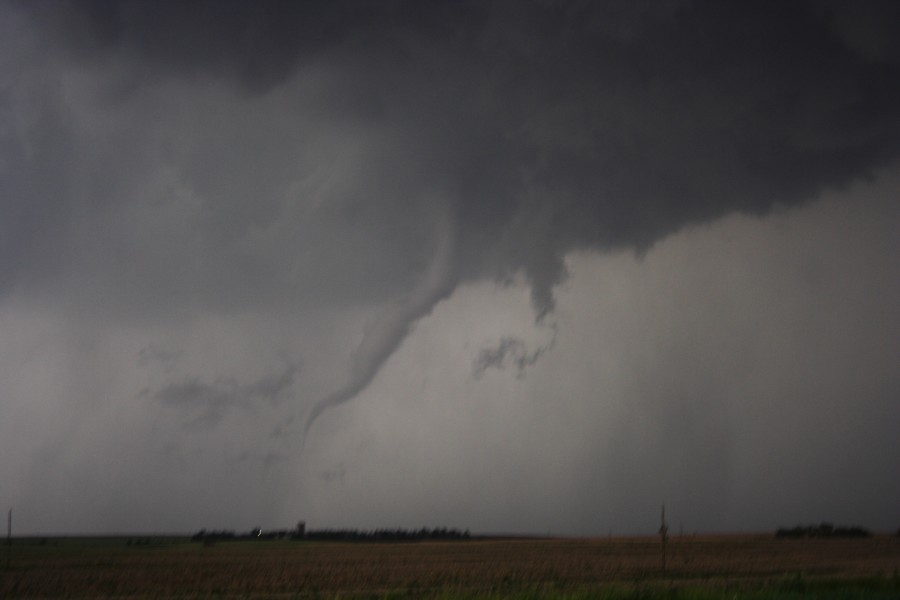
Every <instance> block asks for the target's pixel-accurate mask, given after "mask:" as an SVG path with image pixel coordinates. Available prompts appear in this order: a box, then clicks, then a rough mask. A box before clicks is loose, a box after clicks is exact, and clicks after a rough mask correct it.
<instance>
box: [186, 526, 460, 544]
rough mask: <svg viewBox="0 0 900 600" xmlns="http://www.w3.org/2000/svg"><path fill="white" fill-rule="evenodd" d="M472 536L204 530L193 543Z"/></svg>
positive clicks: (443, 530) (425, 531)
mask: <svg viewBox="0 0 900 600" xmlns="http://www.w3.org/2000/svg"><path fill="white" fill-rule="evenodd" d="M470 537H471V536H470V534H469V531H468V530H466V531H460V530H459V529H450V528H447V527H438V528H435V529H429V528H427V527H423V528H421V529H374V530H371V531H368V530H359V529H318V530H316V529H311V530H303V529H299V530H298V529H277V530H266V531H264V530H262V529H252V530H250V531H249V532H247V533H236V532H234V531H232V530H227V529H220V530H206V529H201V530H200V531H198V532H197V533H195V534H194V535H193V536H191V541H193V542H203V543H204V544H213V543H216V542H220V541H253V540H312V541H335V542H408V541H409V542H411V541H419V540H465V539H469V538H470Z"/></svg>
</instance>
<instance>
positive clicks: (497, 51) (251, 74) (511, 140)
mask: <svg viewBox="0 0 900 600" xmlns="http://www.w3.org/2000/svg"><path fill="white" fill-rule="evenodd" d="M23 6H25V7H26V10H28V11H29V12H31V13H32V14H33V15H35V16H37V17H38V20H39V21H40V22H44V23H46V26H47V27H49V28H50V29H51V30H53V31H56V32H61V33H63V34H64V35H62V37H61V39H62V40H64V42H65V43H66V47H67V48H69V49H72V50H74V52H75V54H76V57H77V58H76V59H75V60H77V61H88V62H92V61H93V62H99V61H103V60H107V57H109V56H125V57H127V59H128V60H129V61H131V62H130V63H129V64H130V65H131V67H130V68H129V69H126V72H125V73H124V74H120V77H124V78H126V79H127V78H129V77H134V78H136V79H135V81H133V82H132V83H133V85H134V86H138V87H140V86H141V85H146V84H147V82H148V81H153V80H155V79H158V78H165V77H177V78H189V79H195V78H197V77H200V76H202V75H206V74H209V75H210V76H212V77H214V78H219V79H225V80H233V81H235V82H236V83H237V84H238V85H239V86H240V87H243V88H244V89H245V90H246V91H247V92H248V93H251V94H262V95H265V94H267V93H271V92H272V90H273V89H275V88H277V87H278V86H280V85H284V84H285V83H286V82H287V81H290V80H292V79H293V78H300V79H301V80H302V79H303V78H304V77H305V76H306V75H307V74H308V73H309V72H310V68H311V66H312V65H318V64H323V65H326V67H327V68H328V69H329V70H330V71H331V72H332V77H331V78H330V79H329V83H328V84H327V86H326V88H327V89H322V90H320V93H321V94H322V101H323V102H324V105H323V106H325V107H326V110H327V111H328V112H330V113H331V118H333V119H336V120H338V121H341V120H344V121H346V122H348V123H355V124H356V126H366V125H376V124H377V125H378V126H379V127H384V128H385V131H389V132H391V133H390V135H391V136H392V137H393V138H394V139H395V141H399V143H396V144H395V145H393V146H388V145H386V146H385V147H384V152H385V153H386V156H387V158H384V157H382V158H378V157H375V156H373V157H372V158H373V159H374V160H375V163H374V165H375V166H374V169H375V171H376V172H375V173H374V174H375V177H374V178H369V181H371V182H373V183H374V184H375V187H372V188H371V189H368V190H365V191H363V190H359V191H358V192H357V193H363V194H366V195H368V196H369V201H370V202H372V203H374V205H376V206H381V207H382V209H383V210H385V211H388V213H389V214H388V215H387V216H386V218H387V219H388V222H390V221H391V220H392V219H393V220H395V221H401V220H402V219H403V218H404V217H403V214H404V213H405V212H406V211H407V210H408V204H406V203H404V202H399V203H398V202H396V201H394V200H390V198H396V197H402V196H416V195H417V194H419V192H420V191H421V188H422V185H423V182H425V181H428V182H429V183H430V184H432V185H438V186H440V187H442V188H445V189H447V190H449V192H450V193H451V194H452V195H453V197H454V200H453V202H454V204H455V210H456V211H457V213H458V218H459V219H460V238H461V239H460V243H459V248H460V249H459V254H460V257H461V271H460V272H461V275H462V276H463V277H485V276H487V277H502V276H504V275H507V274H509V273H511V272H514V271H516V270H517V269H523V270H524V272H525V273H526V274H527V276H528V278H529V282H530V283H531V285H532V288H533V299H534V303H535V306H536V309H537V310H538V314H539V315H543V314H545V313H546V312H547V311H549V310H551V309H552V307H553V296H552V288H553V286H554V285H555V284H556V283H558V282H559V281H560V279H561V278H562V277H563V276H564V275H565V268H564V266H563V260H562V259H563V257H564V256H565V254H566V253H568V252H570V251H572V250H575V249H586V248H587V249H590V248H597V249H607V248H613V247H634V248H637V249H638V250H645V249H646V248H648V247H649V246H650V245H652V244H653V243H654V242H655V241H656V240H658V239H660V238H661V237H662V236H664V235H667V234H669V233H671V232H673V231H676V230H678V229H679V228H681V227H683V226H684V225H685V224H688V223H693V222H699V221H705V220H709V219H713V218H716V217H719V216H721V215H723V214H726V213H728V212H732V211H745V212H752V213H761V212H764V211H767V210H769V209H770V208H771V207H772V206H773V205H775V204H790V203H795V202H799V201H803V200H806V199H809V198H811V197H813V196H815V195H816V194H817V193H818V192H819V191H820V190H821V189H822V188H823V186H827V185H841V184H845V183H847V182H849V181H851V180H853V179H854V178H857V177H861V176H865V175H866V174H868V173H869V172H870V170H871V169H872V168H874V167H876V166H878V165H881V164H884V163H885V161H886V160H888V159H890V158H891V157H893V156H896V154H897V152H898V149H900V142H898V140H900V120H898V119H900V108H898V107H900V61H898V56H900V55H898V52H897V44H896V43H895V42H893V41H891V40H893V37H892V36H886V35H885V34H886V32H890V31H894V30H896V26H900V21H898V14H897V10H896V9H895V8H893V7H892V5H891V4H890V3H854V8H848V7H847V6H846V5H843V4H834V5H831V4H822V3H805V2H740V3H720V2H666V3H642V2H638V3H633V2H562V3H558V2H528V3H526V2H486V3H485V2H475V3H466V2H454V3H450V2H437V3H420V2H348V1H344V2H341V1H338V2H212V1H205V0H193V1H187V2H166V1H164V2H140V1H125V2H108V1H99V0H98V1H94V2H71V3H63V4H62V5H61V4H60V3H25V4H24V5H23ZM857 7H858V8H857ZM882 9H883V10H882ZM873 15H878V16H879V17H880V18H879V19H876V18H873ZM870 38H871V39H872V40H874V41H871V42H868V43H867V42H866V41H865V40H868V39H870ZM145 70H146V71H145ZM148 77H149V78H148ZM59 153H60V155H61V156H62V154H64V153H65V150H64V149H60V150H59ZM60 160H64V159H63V158H60ZM44 164H46V163H44ZM23 166H24V165H23ZM26 168H27V167H26ZM44 168H46V167H44ZM388 173H390V176H389V178H386V177H385V176H386V174H388ZM269 175H270V178H269V181H270V182H271V176H273V175H274V176H275V177H276V179H277V177H278V174H277V173H271V172H270V173H269ZM31 179H32V180H40V179H39V178H37V177H34V178H31ZM250 181H251V187H250V188H248V189H247V190H246V191H247V193H252V192H254V191H256V192H263V193H264V192H265V191H266V187H267V185H268V184H267V183H266V180H257V182H256V183H252V182H253V180H252V179H251V180H250ZM211 185H212V184H211ZM254 186H255V187H254ZM208 193H210V194H215V193H216V187H215V185H212V187H210V188H209V190H208ZM36 194H39V190H35V191H34V193H31V194H27V195H29V196H31V195H36ZM257 196H258V194H257ZM268 202H270V201H267V200H266V199H262V200H261V201H260V208H263V209H264V208H265V206H266V205H267V203H268ZM14 208H16V207H14ZM17 210H26V208H25V207H22V206H19V207H18V208H17ZM28 210H31V209H28ZM51 212H52V210H51ZM217 214H218V216H216V217H214V218H219V217H225V218H231V217H235V218H240V215H231V216H229V215H228V213H227V212H222V211H218V212H217ZM26 216H27V215H26ZM254 218H256V217H254ZM20 221H21V219H20ZM25 221H26V222H27V221H28V219H27V218H26V219H25ZM404 235H407V236H409V235H410V234H409V233H408V232H406V233H404ZM412 242H413V243H415V241H414V240H412ZM21 243H24V241H23V242H21ZM7 245H11V246H13V248H11V250H16V248H15V247H16V246H18V245H19V244H17V243H16V241H15V239H13V240H12V242H11V243H9V244H7ZM20 253H21V252H20ZM13 254H14V255H15V253H13ZM377 268H380V269H383V268H386V267H384V266H381V265H379V266H378V267H377Z"/></svg>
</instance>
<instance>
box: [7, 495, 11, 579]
mask: <svg viewBox="0 0 900 600" xmlns="http://www.w3.org/2000/svg"><path fill="white" fill-rule="evenodd" d="M11 556H12V509H11V508H10V509H9V511H8V512H7V513H6V568H7V569H9V563H10V561H11Z"/></svg>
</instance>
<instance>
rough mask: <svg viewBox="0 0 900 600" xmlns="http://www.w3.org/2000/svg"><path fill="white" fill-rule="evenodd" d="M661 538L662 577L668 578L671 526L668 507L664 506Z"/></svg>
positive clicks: (660, 530) (660, 531) (660, 529)
mask: <svg viewBox="0 0 900 600" xmlns="http://www.w3.org/2000/svg"><path fill="white" fill-rule="evenodd" d="M660 521H661V523H660V526H659V537H660V538H661V539H662V576H663V578H665V576H666V542H667V541H668V539H669V535H668V534H669V526H668V525H667V524H666V505H665V504H663V505H662V516H661V518H660Z"/></svg>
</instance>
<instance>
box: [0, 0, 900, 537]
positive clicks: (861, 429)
mask: <svg viewBox="0 0 900 600" xmlns="http://www.w3.org/2000/svg"><path fill="white" fill-rule="evenodd" d="M898 30H900V4H898V3H896V2H892V1H890V0H885V1H884V2H860V1H854V2H827V1H820V0H815V1H810V2H799V1H797V2H794V1H778V2H760V1H756V0H754V1H747V2H718V1H711V2H701V1H688V0H685V1H682V0H671V1H666V2H656V1H654V2H634V1H631V0H622V1H596V2H594V1H572V2H553V1H549V0H547V1H536V0H535V1H531V2H526V1H512V0H510V1H508V2H499V1H498V2H492V1H482V0H478V1H474V0H473V1H472V2H466V1H463V0H460V1H446V2H443V1H433V2H421V1H418V0H410V1H404V0H393V1H387V0H385V1H383V2H377V1H372V2H363V1H349V0H347V1H343V0H329V1H322V2H316V1H310V2H260V1H255V2H249V1H248V2H239V1H220V0H187V1H178V2H175V1H160V0H152V1H151V0H121V1H101V0H96V1H91V0H82V1H74V0H73V1H71V2H67V1H65V0H47V1H40V0H35V1H25V0H22V1H18V0H0V505H2V508H4V509H6V508H7V507H12V508H13V511H14V529H15V530H16V532H19V533H43V532H46V533H49V532H67V533H78V532H155V531H160V532H161V531H184V532H191V531H196V530H198V529H200V528H201V527H206V528H228V529H237V530H248V529H250V528H251V527H254V526H262V527H264V528H266V527H269V528H273V527H291V526H293V525H294V524H295V523H296V522H297V521H298V520H300V519H303V520H306V521H307V523H308V526H309V527H312V528H323V527H359V528H366V529H369V528H377V527H421V526H430V527H433V526H448V527H457V528H460V529H471V530H472V531H477V532H523V533H525V532H530V533H546V532H551V533H563V534H572V535H607V534H609V533H613V534H616V533H622V534H624V533H654V532H655V531H656V529H657V527H658V519H659V506H660V505H661V504H662V503H665V504H666V506H667V514H668V516H669V521H670V525H671V527H672V531H673V532H674V531H676V530H679V531H681V530H683V531H684V532H711V531H767V530H773V529H775V528H776V527H779V526H793V525H796V524H799V523H813V522H815V523H817V522H819V521H823V520H827V521H831V522H834V523H836V524H843V525H851V524H855V525H862V526H865V527H869V528H872V529H875V530H891V531H893V530H896V528H897V527H898V526H900V512H898V507H900V477H898V473H900V435H898V434H897V432H898V431H900V369H898V356H900V310H898V309H900V277H898V274H900V235H898V233H900V202H898V200H900V198H898V190H900V38H898V36H897V35H896V32H897V31H898Z"/></svg>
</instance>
